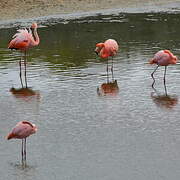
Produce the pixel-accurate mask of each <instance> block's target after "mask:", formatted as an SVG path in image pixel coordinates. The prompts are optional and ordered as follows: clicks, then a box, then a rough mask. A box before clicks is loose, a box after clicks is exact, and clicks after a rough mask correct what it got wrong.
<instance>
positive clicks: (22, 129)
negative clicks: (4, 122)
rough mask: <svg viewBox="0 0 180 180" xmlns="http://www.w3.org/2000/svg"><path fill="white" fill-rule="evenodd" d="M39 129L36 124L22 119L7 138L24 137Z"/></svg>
mask: <svg viewBox="0 0 180 180" xmlns="http://www.w3.org/2000/svg"><path fill="white" fill-rule="evenodd" d="M36 131H37V127H36V126H35V124H32V123H30V122H28V121H20V122H18V123H17V124H16V126H15V127H14V128H13V130H12V131H11V132H10V133H9V135H8V136H7V139H8V140H9V139H12V138H17V139H24V138H27V137H28V136H30V135H31V134H34V133H35V132H36Z"/></svg>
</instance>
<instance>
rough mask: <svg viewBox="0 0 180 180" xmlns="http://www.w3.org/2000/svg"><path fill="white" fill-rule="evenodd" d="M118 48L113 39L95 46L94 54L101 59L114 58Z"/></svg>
mask: <svg viewBox="0 0 180 180" xmlns="http://www.w3.org/2000/svg"><path fill="white" fill-rule="evenodd" d="M118 48H119V46H118V43H117V42H116V41H115V40H114V39H108V40H106V41H105V42H104V43H98V44H96V49H95V52H96V53H97V54H99V56H100V57H101V58H108V57H109V56H115V55H116V54H117V51H118Z"/></svg>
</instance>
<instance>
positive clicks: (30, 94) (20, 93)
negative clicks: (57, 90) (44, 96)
mask: <svg viewBox="0 0 180 180" xmlns="http://www.w3.org/2000/svg"><path fill="white" fill-rule="evenodd" d="M20 74H21V73H20ZM19 76H20V81H21V88H14V87H12V88H11V89H10V90H9V91H10V92H11V93H12V94H13V95H14V96H15V97H16V98H19V99H23V100H25V101H29V100H31V99H34V98H35V99H37V100H40V93H39V91H35V90H33V89H32V88H30V87H27V82H26V81H27V78H26V77H25V86H24V84H23V81H22V75H19Z"/></svg>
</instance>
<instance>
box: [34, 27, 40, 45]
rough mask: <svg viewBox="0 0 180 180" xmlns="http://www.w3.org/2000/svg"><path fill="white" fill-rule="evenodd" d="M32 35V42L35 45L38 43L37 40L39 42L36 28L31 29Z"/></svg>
mask: <svg viewBox="0 0 180 180" xmlns="http://www.w3.org/2000/svg"><path fill="white" fill-rule="evenodd" d="M33 37H34V39H33V40H34V42H33V44H34V45H35V46H37V45H38V44H39V42H40V39H39V36H38V33H37V28H34V29H33Z"/></svg>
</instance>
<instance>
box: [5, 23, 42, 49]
mask: <svg viewBox="0 0 180 180" xmlns="http://www.w3.org/2000/svg"><path fill="white" fill-rule="evenodd" d="M31 28H32V29H33V32H31V30H29V32H28V30H27V29H19V30H17V31H18V32H17V33H16V34H15V35H14V36H13V39H12V40H11V42H10V43H9V45H8V48H9V49H17V50H21V51H26V50H27V49H29V48H31V47H33V46H37V45H38V44H39V42H40V39H39V36H38V34H37V24H36V23H33V24H32V25H31ZM33 36H34V37H33Z"/></svg>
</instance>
